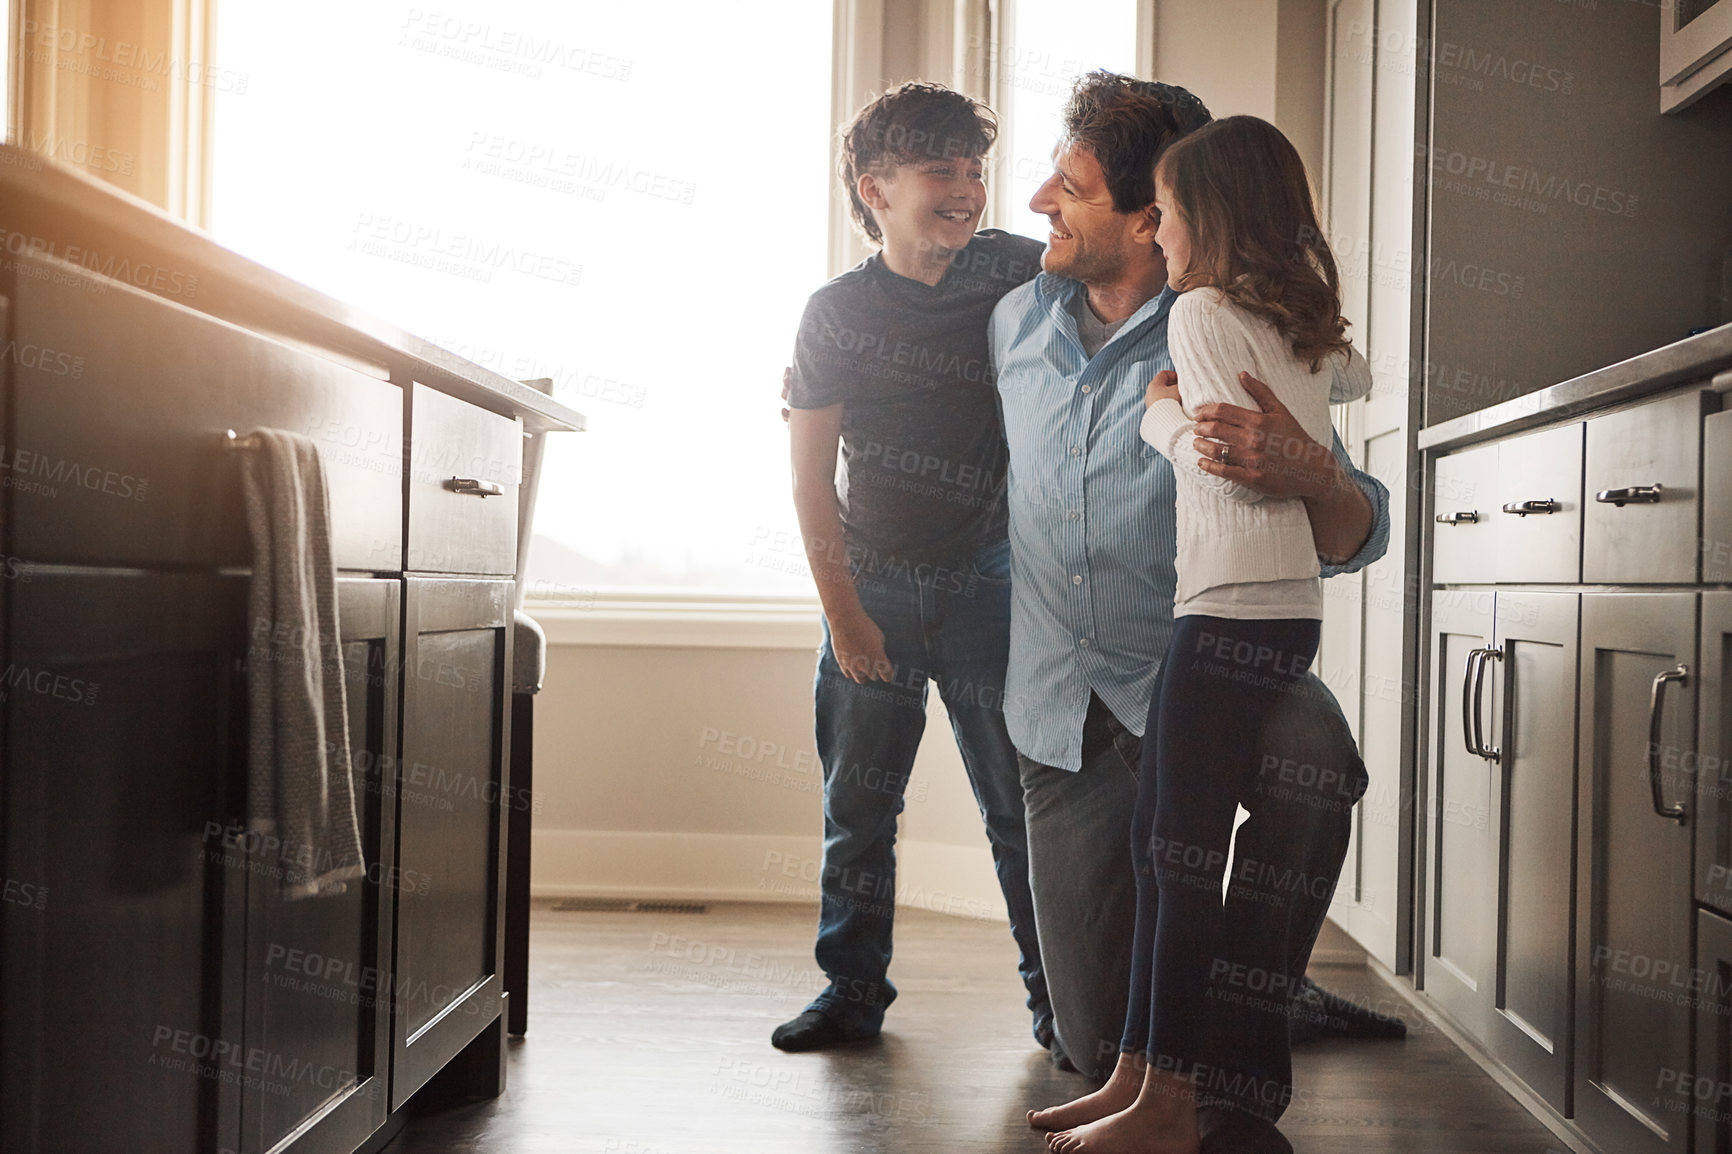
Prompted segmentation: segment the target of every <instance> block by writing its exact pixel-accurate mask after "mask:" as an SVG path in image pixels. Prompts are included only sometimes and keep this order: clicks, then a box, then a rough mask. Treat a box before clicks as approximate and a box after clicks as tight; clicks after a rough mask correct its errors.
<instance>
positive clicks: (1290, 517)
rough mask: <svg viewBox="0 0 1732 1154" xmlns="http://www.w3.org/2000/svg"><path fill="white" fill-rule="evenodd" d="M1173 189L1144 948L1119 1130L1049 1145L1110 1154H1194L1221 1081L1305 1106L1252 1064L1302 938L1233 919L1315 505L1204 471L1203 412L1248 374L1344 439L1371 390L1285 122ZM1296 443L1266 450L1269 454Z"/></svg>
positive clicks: (1212, 141) (1315, 612)
mask: <svg viewBox="0 0 1732 1154" xmlns="http://www.w3.org/2000/svg"><path fill="white" fill-rule="evenodd" d="M1155 186H1156V202H1155V209H1156V211H1158V212H1159V214H1160V220H1159V226H1158V229H1157V231H1156V234H1155V239H1156V242H1157V243H1158V244H1159V245H1160V246H1161V249H1162V251H1163V252H1164V254H1165V256H1166V260H1167V284H1168V286H1169V287H1170V288H1172V289H1173V290H1175V291H1176V292H1179V293H1181V294H1183V295H1181V296H1180V297H1179V298H1178V300H1177V301H1176V302H1175V303H1174V304H1173V308H1172V313H1171V315H1170V319H1169V321H1168V343H1169V346H1170V347H1171V349H1172V354H1173V364H1174V367H1175V368H1176V369H1177V370H1178V378H1179V384H1178V386H1177V387H1172V386H1161V385H1157V384H1151V385H1150V386H1149V390H1148V396H1147V403H1148V411H1147V412H1146V413H1145V414H1144V417H1143V424H1142V435H1143V439H1144V440H1145V441H1147V442H1148V443H1149V444H1151V445H1153V446H1154V447H1155V448H1156V449H1158V450H1159V451H1160V452H1161V454H1162V455H1163V456H1165V457H1166V458H1167V459H1168V460H1169V461H1171V462H1172V464H1173V473H1174V481H1175V490H1176V492H1175V497H1176V500H1177V506H1178V558H1177V563H1178V591H1177V596H1176V598H1175V604H1174V610H1173V613H1174V617H1175V622H1174V629H1173V635H1172V641H1171V643H1170V645H1169V646H1168V649H1167V655H1166V658H1165V660H1164V661H1163V662H1162V666H1161V672H1160V677H1159V680H1158V682H1157V684H1156V687H1155V694H1154V700H1153V701H1152V702H1151V703H1150V705H1149V720H1148V728H1147V730H1146V736H1145V738H1144V742H1143V762H1142V771H1141V775H1140V778H1139V782H1138V795H1137V813H1136V820H1135V822H1134V824H1133V827H1132V828H1133V834H1132V854H1133V856H1134V857H1135V859H1136V865H1137V898H1138V906H1137V927H1136V938H1135V942H1136V944H1135V949H1136V953H1135V955H1134V957H1133V961H1132V967H1133V968H1132V974H1131V990H1130V1009H1129V1012H1128V1014H1127V1015H1126V1021H1125V1033H1124V1038H1123V1041H1122V1042H1121V1044H1120V1047H1119V1049H1120V1054H1119V1063H1118V1068H1117V1069H1116V1070H1115V1071H1114V1073H1113V1077H1112V1080H1111V1081H1109V1082H1108V1084H1107V1086H1106V1087H1105V1088H1104V1089H1103V1090H1102V1091H1100V1092H1099V1093H1098V1094H1097V1095H1094V1096H1092V1097H1093V1098H1094V1100H1095V1104H1096V1106H1097V1107H1098V1108H1099V1110H1100V1111H1101V1114H1102V1115H1104V1116H1100V1115H1097V1117H1098V1120H1097V1121H1094V1122H1091V1123H1088V1124H1087V1125H1082V1126H1077V1127H1075V1128H1073V1129H1070V1130H1065V1131H1061V1132H1058V1133H1055V1134H1053V1135H1051V1137H1050V1138H1049V1139H1048V1144H1049V1145H1050V1146H1051V1147H1052V1149H1054V1150H1059V1151H1066V1152H1068V1151H1088V1152H1090V1154H1094V1152H1102V1154H1112V1152H1115V1151H1135V1152H1137V1154H1192V1152H1194V1151H1197V1150H1198V1149H1199V1137H1198V1132H1197V1115H1196V1099H1197V1096H1198V1095H1199V1094H1201V1095H1203V1096H1204V1097H1205V1098H1207V1097H1209V1095H1210V1090H1211V1089H1215V1090H1220V1089H1224V1088H1227V1087H1232V1088H1234V1090H1235V1092H1234V1094H1233V1095H1232V1100H1233V1102H1234V1104H1235V1105H1240V1106H1243V1105H1244V1103H1245V1102H1246V1100H1247V1092H1248V1094H1249V1098H1250V1100H1251V1101H1255V1102H1261V1103H1262V1104H1263V1105H1264V1106H1266V1107H1267V1108H1268V1110H1267V1112H1268V1113H1269V1114H1270V1115H1278V1114H1279V1112H1280V1109H1281V1107H1282V1106H1284V1105H1285V1102H1284V1101H1268V1100H1266V1098H1265V1096H1263V1095H1260V1094H1258V1092H1257V1091H1258V1089H1259V1088H1261V1087H1263V1086H1277V1087H1278V1086H1283V1085H1284V1084H1285V1082H1286V1080H1287V1079H1286V1077H1285V1074H1286V1070H1285V1069H1255V1068H1245V1067H1247V1066H1253V1065H1255V1064H1256V1063H1250V1062H1246V1061H1245V1060H1244V1054H1245V1053H1249V1052H1269V1046H1268V1045H1267V1044H1263V1045H1258V1046H1249V1045H1245V1044H1244V1043H1245V1042H1246V1040H1247V1039H1248V1038H1249V1037H1251V1036H1252V1032H1255V1033H1256V1035H1257V1036H1259V1037H1260V1038H1262V1039H1263V1040H1264V1042H1265V1043H1266V1042H1267V1040H1268V1038H1269V1037H1270V1035H1269V1033H1268V1031H1271V1030H1276V1029H1278V1030H1279V1031H1280V1040H1279V1041H1278V1043H1277V1044H1276V1045H1275V1046H1274V1050H1275V1052H1278V1054H1279V1055H1280V1057H1281V1059H1283V1062H1285V1059H1286V1057H1287V1053H1286V1049H1285V1038H1286V1032H1287V1014H1286V1010H1287V1001H1288V997H1289V995H1291V993H1292V990H1293V983H1295V982H1297V981H1298V979H1299V977H1300V975H1296V974H1290V973H1289V972H1288V971H1289V968H1290V963H1289V961H1288V959H1289V958H1290V957H1291V956H1292V949H1291V944H1290V943H1288V942H1287V941H1285V940H1284V939H1283V940H1258V939H1259V938H1260V937H1263V938H1266V937H1269V936H1270V935H1267V934H1264V935H1258V934H1255V933H1248V932H1247V927H1246V926H1243V925H1234V924H1228V923H1226V921H1225V919H1224V918H1223V916H1222V879H1223V874H1224V871H1225V870H1226V868H1227V866H1228V864H1229V863H1228V849H1229V846H1230V844H1231V840H1232V834H1233V817H1234V812H1235V810H1236V807H1237V806H1239V805H1241V804H1244V805H1246V806H1247V807H1249V806H1252V805H1254V804H1255V799H1254V791H1255V789H1256V785H1257V777H1258V769H1259V764H1260V761H1261V758H1260V756H1259V748H1258V747H1259V736H1260V733H1261V731H1262V728H1263V721H1264V719H1265V718H1266V717H1267V716H1268V714H1269V712H1270V711H1271V709H1272V708H1273V707H1274V705H1275V704H1276V702H1277V701H1278V700H1279V699H1280V695H1281V694H1283V693H1288V692H1294V691H1303V689H1302V683H1301V678H1302V677H1303V675H1304V674H1305V672H1306V670H1307V669H1308V667H1309V666H1310V664H1311V662H1312V660H1313V659H1314V658H1315V656H1316V652H1317V640H1318V630H1319V626H1320V624H1321V621H1322V617H1323V598H1322V587H1321V582H1320V581H1319V578H1318V573H1319V568H1318V562H1317V551H1316V546H1315V544H1314V543H1313V541H1312V537H1311V527H1310V521H1309V519H1308V518H1307V516H1306V512H1305V508H1304V505H1303V503H1302V502H1301V501H1300V500H1299V499H1297V498H1279V499H1278V498H1265V497H1263V496H1262V494H1260V493H1259V492H1257V491H1256V490H1254V489H1250V488H1248V487H1246V486H1244V485H1242V484H1239V483H1237V482H1235V481H1233V480H1231V479H1230V478H1229V476H1227V475H1224V474H1227V473H1229V472H1230V468H1231V464H1232V461H1231V457H1230V453H1229V450H1228V448H1227V446H1225V445H1219V446H1217V445H1215V444H1214V443H1213V442H1206V444H1208V445H1209V446H1210V451H1209V452H1208V453H1206V454H1205V455H1206V456H1209V457H1212V458H1213V459H1214V460H1216V461H1218V462H1219V463H1220V466H1225V468H1222V469H1221V471H1220V472H1216V471H1207V470H1205V469H1203V468H1202V467H1201V464H1200V462H1199V460H1198V457H1197V454H1196V450H1195V449H1194V448H1193V438H1194V436H1195V431H1194V422H1193V420H1192V419H1191V416H1190V414H1191V413H1193V412H1195V410H1196V407H1197V406H1199V405H1202V404H1206V403H1209V402H1215V401H1224V402H1227V403H1230V404H1235V405H1240V406H1244V407H1247V408H1253V409H1254V408H1256V407H1257V406H1256V404H1255V402H1254V401H1252V400H1251V398H1250V396H1249V394H1248V393H1247V392H1246V391H1245V389H1244V388H1243V386H1241V385H1240V383H1239V381H1238V377H1237V373H1238V370H1240V369H1242V368H1244V367H1246V366H1249V367H1250V369H1251V372H1252V375H1254V376H1256V377H1257V378H1258V379H1260V380H1262V381H1264V382H1265V383H1266V384H1268V385H1269V387H1270V388H1271V389H1272V390H1273V391H1274V392H1275V395H1276V396H1277V397H1278V398H1279V399H1280V401H1281V403H1282V404H1284V405H1285V406H1286V407H1287V408H1288V409H1289V410H1290V411H1291V412H1292V414H1293V415H1294V417H1295V418H1297V419H1298V421H1299V423H1300V424H1301V426H1303V428H1304V430H1305V432H1306V433H1307V434H1308V435H1309V436H1310V438H1311V439H1312V440H1313V441H1314V442H1316V443H1317V444H1320V445H1327V444H1329V442H1330V427H1329V404H1330V402H1331V401H1335V402H1340V401H1346V400H1351V399H1354V398H1356V397H1360V396H1363V395H1365V393H1366V392H1367V391H1369V389H1370V387H1371V373H1370V369H1369V368H1368V367H1367V365H1366V364H1365V360H1364V358H1363V357H1361V356H1360V355H1359V354H1358V353H1357V352H1356V351H1354V350H1353V348H1352V346H1351V344H1349V342H1348V340H1347V338H1346V336H1345V335H1344V333H1345V330H1346V328H1347V322H1346V321H1344V320H1343V319H1342V317H1341V304H1340V291H1339V282H1338V279H1337V274H1336V269H1335V261H1334V258H1333V257H1332V255H1331V254H1330V251H1329V248H1328V245H1327V243H1326V242H1325V241H1324V239H1323V235H1322V232H1321V230H1320V229H1319V228H1318V226H1317V217H1316V212H1315V210H1314V209H1313V206H1312V201H1311V190H1310V185H1309V183H1308V182H1307V180H1306V176H1305V166H1304V163H1303V162H1302V161H1301V160H1300V159H1299V154H1298V153H1297V152H1296V151H1294V149H1293V146H1292V144H1290V143H1289V142H1288V140H1287V138H1286V137H1284V136H1283V135H1282V134H1281V132H1280V131H1279V130H1278V129H1276V128H1275V126H1274V125H1272V124H1269V123H1267V122H1266V121H1263V120H1259V119H1257V118H1255V117H1251V116H1234V117H1228V118H1227V119H1225V120H1219V121H1215V122H1214V123H1211V124H1208V125H1206V126H1204V127H1203V128H1200V129H1198V130H1197V131H1196V132H1193V133H1191V134H1189V135H1187V136H1184V137H1181V138H1180V139H1179V140H1177V141H1176V142H1174V143H1173V145H1172V146H1171V147H1169V148H1168V149H1167V151H1166V152H1165V153H1163V154H1162V156H1161V159H1160V162H1159V163H1158V165H1157V166H1156V169H1155ZM1337 370H1340V371H1337ZM1332 382H1336V383H1334V384H1333V385H1332ZM1282 449H1283V446H1281V445H1277V444H1270V445H1267V446H1265V447H1264V457H1265V459H1266V460H1269V459H1273V460H1277V461H1278V460H1280V459H1281V456H1282ZM1299 463H1300V462H1295V464H1299ZM1267 468H1268V466H1267V465H1265V471H1267ZM1242 881H1243V879H1241V882H1242ZM1256 896H1257V895H1255V894H1253V895H1252V898H1253V899H1255V898H1256ZM1268 897H1269V898H1273V899H1275V900H1279V897H1278V895H1274V894H1270V895H1268ZM1265 1064H1267V1063H1265ZM1126 1103H1128V1104H1126ZM1110 1109H1117V1110H1118V1112H1116V1113H1108V1112H1106V1111H1108V1110H1110ZM1091 1112H1092V1111H1091Z"/></svg>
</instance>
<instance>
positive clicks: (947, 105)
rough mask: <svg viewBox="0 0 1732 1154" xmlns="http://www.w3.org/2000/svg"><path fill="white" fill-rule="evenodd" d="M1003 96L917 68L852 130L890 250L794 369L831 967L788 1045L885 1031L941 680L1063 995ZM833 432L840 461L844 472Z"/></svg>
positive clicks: (834, 292)
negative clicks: (1032, 599) (998, 365)
mask: <svg viewBox="0 0 1732 1154" xmlns="http://www.w3.org/2000/svg"><path fill="white" fill-rule="evenodd" d="M996 135H997V123H996V121H995V120H994V118H993V115H992V113H991V112H990V111H989V110H988V109H987V108H985V107H984V106H983V105H980V104H977V103H975V102H974V101H972V100H970V99H969V98H968V97H966V96H963V95H962V94H960V93H957V92H952V91H950V90H949V89H947V88H944V87H942V86H939V85H932V84H912V83H911V84H904V85H902V86H900V87H898V88H895V89H892V90H891V91H889V92H887V93H885V94H884V95H882V96H880V97H878V98H877V99H876V100H874V101H872V102H871V103H870V104H868V105H867V106H866V107H865V108H863V109H862V110H861V111H860V112H859V114H858V115H856V116H855V118H854V120H853V121H852V123H850V124H849V126H848V127H847V128H846V129H845V130H844V133H843V138H842V163H841V176H842V179H843V182H844V184H845V185H846V187H847V190H848V197H849V203H850V206H851V209H852V212H853V216H854V221H855V224H856V225H857V226H858V227H859V228H860V229H861V231H862V232H864V233H865V235H866V236H867V237H868V238H869V239H871V240H872V241H873V242H875V243H876V244H878V245H879V246H880V249H879V251H878V252H877V253H875V254H874V255H872V256H871V257H869V258H867V259H866V260H865V261H864V262H862V263H861V264H860V265H858V266H857V267H855V268H853V269H851V270H849V271H848V272H846V273H843V274H842V275H841V276H839V277H837V278H836V279H835V280H833V281H831V282H830V283H829V284H827V285H825V286H824V287H823V288H821V289H819V290H818V291H817V292H816V293H814V294H813V295H812V298H811V300H810V301H809V302H808V303H807V306H806V313H805V316H804V318H803V319H802V321H801V325H800V334H799V337H798V339H797V341H796V344H795V351H794V366H793V370H792V374H791V377H790V381H789V391H788V403H789V407H790V409H791V410H792V412H791V414H790V417H789V427H790V432H791V434H792V440H793V462H792V463H793V473H794V505H795V511H796V513H797V515H798V517H799V520H800V531H801V533H802V535H803V536H804V538H805V543H806V552H807V557H808V559H809V560H810V562H811V566H812V574H813V578H814V579H815V581H816V583H817V586H818V595H819V599H820V601H821V602H822V604H823V608H824V645H823V648H822V649H821V650H820V652H819V660H818V672H817V678H816V684H815V697H816V717H817V742H818V755H819V759H820V760H821V762H822V763H823V766H824V868H823V873H822V876H821V880H820V883H819V884H820V899H821V905H820V911H819V919H818V944H817V951H816V953H817V959H818V964H819V966H820V967H822V968H823V970H824V972H825V974H826V976H827V977H828V978H829V980H830V983H829V985H828V986H827V987H826V988H825V989H824V991H823V992H822V993H820V994H819V995H818V997H817V998H816V999H815V1000H814V1001H813V1002H812V1003H811V1005H810V1006H808V1007H807V1008H806V1010H805V1011H804V1012H803V1013H801V1014H800V1015H799V1016H798V1017H796V1018H795V1019H793V1020H792V1021H790V1022H787V1023H784V1024H783V1025H782V1026H780V1027H778V1028H777V1029H776V1031H775V1032H774V1033H773V1034H772V1035H771V1038H770V1040H771V1042H772V1044H774V1045H775V1046H777V1047H778V1048H780V1049H783V1050H815V1049H822V1048H825V1047H829V1046H835V1045H839V1044H842V1043H846V1042H855V1041H864V1040H866V1039H869V1038H872V1037H875V1036H877V1034H878V1032H879V1029H880V1027H881V1026H882V1023H883V1020H884V1011H885V1009H886V1008H887V1007H888V1006H889V1005H890V1003H891V1002H892V1001H893V1000H894V999H895V997H896V988H895V986H893V985H892V984H891V983H890V981H889V979H888V977H887V976H886V971H887V970H888V968H889V963H890V952H891V949H890V945H891V944H890V936H891V923H892V915H893V913H894V909H895V902H896V889H895V855H894V850H893V848H892V846H893V843H894V841H895V835H896V817H897V814H899V813H900V812H901V811H902V795H903V790H904V788H905V786H906V783H907V780H908V773H909V770H910V769H911V768H912V767H913V764H914V755H915V750H916V748H917V747H918V745H919V742H920V735H921V732H922V729H923V728H924V726H925V721H926V683H927V681H928V680H931V681H933V682H936V683H937V685H938V690H939V693H940V694H942V695H943V698H944V702H945V707H946V709H948V711H949V713H950V717H951V724H952V727H953V728H954V730H955V733H956V742H957V746H958V747H959V749H960V750H961V753H962V759H963V763H964V765H965V766H966V767H967V770H968V775H969V779H970V782H971V784H972V785H973V787H974V795H975V798H976V800H977V801H978V802H979V805H980V810H981V815H982V817H983V818H984V820H985V822H986V831H987V839H988V841H989V842H990V844H991V846H992V856H993V862H994V866H995V868H996V870H997V874H998V881H999V886H1000V888H1001V889H1002V890H1003V892H1004V898H1005V905H1006V907H1007V909H1008V911H1009V914H1010V925H1011V934H1012V936H1013V937H1014V938H1015V940H1016V944H1017V946H1018V948H1019V949H1020V950H1021V953H1022V959H1021V964H1020V967H1019V969H1020V972H1021V974H1022V978H1023V983H1024V985H1025V986H1026V987H1027V988H1028V1006H1029V1009H1030V1010H1031V1011H1032V1012H1033V1014H1034V1033H1035V1037H1036V1038H1037V1039H1038V1040H1039V1041H1040V1043H1041V1044H1042V1045H1043V1046H1049V1047H1050V1045H1051V1040H1052V1008H1051V1004H1050V1002H1049V1001H1048V999H1047V993H1046V982H1045V979H1044V977H1043V975H1042V973H1041V968H1040V951H1039V947H1038V946H1037V944H1036V941H1035V931H1034V902H1033V898H1032V897H1031V896H1030V893H1029V886H1028V839H1027V832H1026V829H1025V828H1024V824H1023V808H1022V784H1021V780H1020V778H1019V776H1018V770H1017V761H1016V749H1015V747H1014V746H1013V745H1012V744H1011V742H1010V737H1009V735H1008V733H1007V732H1006V730H1005V724H1004V712H1003V711H1004V710H1005V709H1029V708H1031V706H1030V704H1029V703H1027V702H1006V701H1005V700H1004V671H1005V664H1006V660H1007V656H1008V650H1009V637H1010V544H1009V540H1008V538H1007V532H1006V509H1005V462H1006V450H1005V444H1004V432H1003V428H1002V425H1001V422H1000V420H999V412H998V400H997V392H996V389H995V387H994V384H993V374H992V371H991V369H990V367H989V362H988V351H987V339H986V325H987V319H988V317H989V316H990V315H991V313H992V310H993V306H994V305H996V304H997V303H998V301H999V299H1000V298H1002V297H1003V296H1004V294H1005V293H1007V292H1009V291H1010V290H1011V289H1013V288H1016V287H1017V286H1018V285H1020V284H1022V283H1024V282H1025V281H1028V280H1030V279H1031V278H1032V277H1033V276H1034V275H1035V274H1036V273H1037V272H1039V271H1040V253H1041V249H1042V247H1043V246H1042V245H1041V244H1040V243H1039V242H1038V241H1033V240H1028V239H1025V238H1023V237H1018V236H1012V235H1010V234H1007V233H1003V232H999V231H996V230H987V231H984V232H980V233H976V232H975V226H976V225H977V224H978V223H979V222H980V216H981V213H982V212H983V211H984V209H985V207H986V187H985V184H984V182H983V163H984V158H985V156H986V154H987V152H988V151H989V150H990V149H991V147H992V144H993V140H994V138H995V137H996ZM838 442H840V444H841V448H842V457H843V463H844V470H843V473H842V476H841V477H840V478H838V477H837V475H836V474H837V470H836V452H837V444H838Z"/></svg>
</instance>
